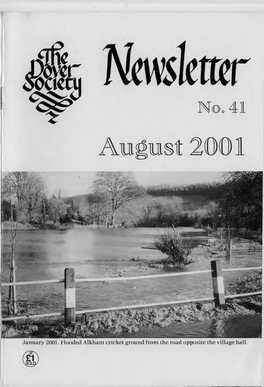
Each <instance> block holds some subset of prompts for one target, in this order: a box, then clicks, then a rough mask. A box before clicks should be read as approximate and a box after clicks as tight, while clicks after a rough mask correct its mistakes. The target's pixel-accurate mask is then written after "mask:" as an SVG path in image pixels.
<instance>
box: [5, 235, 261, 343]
mask: <svg viewBox="0 0 264 387" xmlns="http://www.w3.org/2000/svg"><path fill="white" fill-rule="evenodd" d="M163 231H164V230H163V229H161V228H160V229H156V228H130V229H122V228H121V229H102V230H98V229H88V228H85V229H70V230H66V231H54V230H32V231H19V233H18V241H17V247H16V266H17V270H16V273H17V281H18V282H19V281H34V280H35V281H37V280H46V279H63V275H64V269H65V268H67V267H72V268H74V269H75V275H76V278H88V277H112V276H121V275H131V272H133V270H134V271H135V270H136V268H138V262H134V261H132V260H131V259H135V260H137V259H146V260H153V259H161V258H164V257H165V256H164V255H163V254H162V253H160V252H159V251H157V250H148V249H142V247H143V246H150V245H151V244H153V242H154V240H155V239H156V238H157V236H158V235H159V234H160V233H162V232H163ZM180 231H181V233H182V236H183V237H184V240H185V241H186V243H188V244H189V246H190V247H195V246H197V245H200V244H202V243H205V242H206V240H207V239H208V238H207V237H206V235H205V233H204V232H203V231H202V230H195V229H192V228H181V229H180ZM2 257H3V263H2V272H3V282H8V263H9V259H10V240H9V233H8V232H4V233H3V239H2ZM261 261H262V259H261V251H254V249H250V250H248V251H247V252H246V254H245V252H243V255H241V254H239V253H238V252H236V253H235V254H233V258H232V260H231V261H227V260H225V259H222V264H223V267H224V268H227V267H228V268H231V267H249V266H250V267H251V266H261ZM206 269H210V262H209V259H208V260H206V261H200V262H195V263H192V264H190V265H188V266H186V267H184V268H176V269H173V270H174V271H194V270H206ZM140 270H141V271H140V275H144V274H149V273H148V271H146V267H145V266H142V267H140ZM166 272H168V269H156V271H155V273H166ZM246 273H247V274H248V273H250V272H246ZM243 274H244V272H239V271H238V272H225V273H224V279H225V286H229V285H230V284H232V283H234V282H235V281H236V280H237V279H238V277H240V276H241V275H243ZM132 275H133V274H132ZM5 289H7V288H5ZM63 293H64V289H63V284H62V283H61V284H43V285H30V286H17V294H18V299H19V300H20V301H21V305H23V304H24V305H25V306H27V307H28V306H30V305H32V307H33V306H34V311H35V312H36V313H37V314H40V313H48V312H59V311H61V312H62V311H63V308H64V299H63ZM5 296H6V293H5V294H4V296H3V301H4V302H5ZM204 297H212V280H211V276H210V273H207V274H197V275H190V276H180V277H167V278H155V279H147V280H135V281H117V282H115V281H108V282H99V283H97V282H96V283H95V282H94V283H88V282H86V283H79V284H77V291H76V299H77V307H76V309H77V310H86V309H94V308H104V307H111V306H112V307H114V306H124V305H135V304H145V303H158V302H167V301H172V300H187V299H190V298H204ZM36 304H37V311H36ZM200 325H201V327H200V328H199V332H197V336H196V337H208V336H209V334H210V333H209V331H210V329H211V328H210V327H208V326H207V325H208V324H205V323H203V324H200ZM209 325H210V324H209ZM165 329H166V328H165ZM167 329H169V328H167ZM169 334H170V331H169Z"/></svg>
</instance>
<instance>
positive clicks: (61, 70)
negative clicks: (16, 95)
mask: <svg viewBox="0 0 264 387" xmlns="http://www.w3.org/2000/svg"><path fill="white" fill-rule="evenodd" d="M63 47H64V44H63V43H62V42H60V41H58V42H56V43H54V44H53V45H52V46H51V47H50V48H44V49H43V50H41V51H40V52H39V53H38V56H37V59H33V60H31V61H30V65H31V68H30V71H29V72H28V73H27V75H26V76H25V79H26V83H25V84H24V85H23V89H24V90H25V91H27V92H28V93H30V96H29V100H30V101H31V102H32V103H34V104H36V109H37V111H39V112H40V113H44V114H46V115H47V116H49V120H48V122H50V123H51V124H56V122H57V121H56V119H57V117H59V115H60V114H61V113H63V112H64V111H65V110H66V109H67V108H68V107H69V106H71V105H72V104H73V103H74V102H75V101H77V100H78V99H79V98H80V97H81V95H82V80H81V78H78V79H77V78H75V77H74V72H75V71H76V68H77V67H79V66H81V64H70V63H69V60H68V52H66V51H64V52H63V51H62V49H63Z"/></svg>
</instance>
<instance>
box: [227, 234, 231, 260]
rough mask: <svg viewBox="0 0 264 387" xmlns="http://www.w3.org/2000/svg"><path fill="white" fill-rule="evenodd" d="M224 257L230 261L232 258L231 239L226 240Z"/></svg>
mask: <svg viewBox="0 0 264 387" xmlns="http://www.w3.org/2000/svg"><path fill="white" fill-rule="evenodd" d="M226 256H227V258H229V259H231V256H232V239H231V238H228V240H227V241H226Z"/></svg>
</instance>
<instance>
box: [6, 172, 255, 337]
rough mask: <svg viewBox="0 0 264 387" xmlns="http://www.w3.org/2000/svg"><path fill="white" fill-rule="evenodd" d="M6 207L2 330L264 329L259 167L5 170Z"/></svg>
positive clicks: (68, 333)
mask: <svg viewBox="0 0 264 387" xmlns="http://www.w3.org/2000/svg"><path fill="white" fill-rule="evenodd" d="M1 216H2V268H3V271H2V313H3V326H2V337H3V338H25V340H26V339H27V338H37V337H46V338H54V339H56V338H63V339H67V338H76V339H77V338H88V339H94V338H96V339H97V338H116V339H120V340H122V339H123V338H127V339H129V338H131V339H134V338H142V340H144V339H145V340H149V341H151V340H155V338H179V339H181V338H191V337H195V338H254V337H255V338H257V337H261V307H262V303H261V301H262V298H261V291H262V172H243V171H239V172H224V173H223V172H164V173H161V172H134V173H133V172H94V173H93V172H80V173H78V172H50V173H49V172H45V173H37V172H7V173H4V174H3V178H2V213H1ZM146 338H148V339H146Z"/></svg>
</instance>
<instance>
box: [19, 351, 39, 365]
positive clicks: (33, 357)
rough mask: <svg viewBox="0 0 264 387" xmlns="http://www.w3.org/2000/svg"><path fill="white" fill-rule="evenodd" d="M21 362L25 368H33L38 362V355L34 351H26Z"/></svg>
mask: <svg viewBox="0 0 264 387" xmlns="http://www.w3.org/2000/svg"><path fill="white" fill-rule="evenodd" d="M22 360H23V363H24V364H25V365H26V366H27V367H35V366H36V365H37V364H38V362H39V355H38V354H37V352H35V351H27V352H25V353H24V355H23V357H22Z"/></svg>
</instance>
